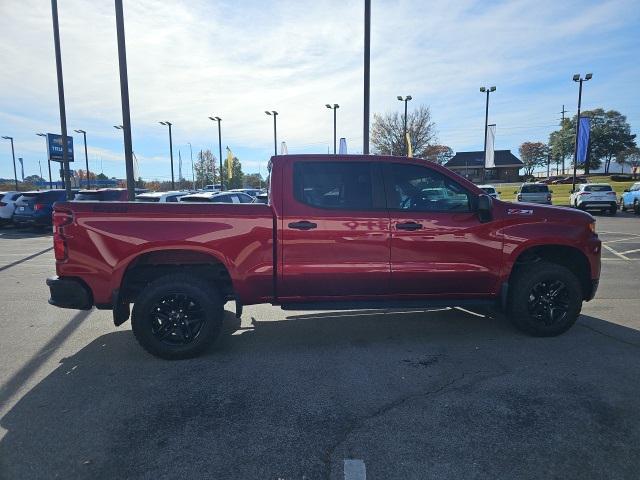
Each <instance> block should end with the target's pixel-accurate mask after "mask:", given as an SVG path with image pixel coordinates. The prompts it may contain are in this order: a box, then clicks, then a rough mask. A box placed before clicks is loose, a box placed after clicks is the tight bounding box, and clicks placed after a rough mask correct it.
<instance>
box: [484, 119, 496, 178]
mask: <svg viewBox="0 0 640 480" xmlns="http://www.w3.org/2000/svg"><path fill="white" fill-rule="evenodd" d="M495 142H496V126H495V124H493V125H487V159H486V161H485V164H484V168H495V167H496V160H495V154H494V145H495Z"/></svg>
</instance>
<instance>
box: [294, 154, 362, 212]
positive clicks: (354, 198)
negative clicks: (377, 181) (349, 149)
mask: <svg viewBox="0 0 640 480" xmlns="http://www.w3.org/2000/svg"><path fill="white" fill-rule="evenodd" d="M293 179H294V180H293V182H294V183H293V185H294V195H295V197H296V199H297V200H298V201H300V202H302V203H306V204H307V205H311V206H314V207H320V208H332V209H333V208H336V209H346V210H358V209H364V210H366V209H371V208H372V205H373V192H372V181H371V167H370V165H369V164H368V163H362V162H317V163H316V162H299V163H296V164H295V165H294V170H293Z"/></svg>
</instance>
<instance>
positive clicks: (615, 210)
mask: <svg viewBox="0 0 640 480" xmlns="http://www.w3.org/2000/svg"><path fill="white" fill-rule="evenodd" d="M616 213H618V207H617V206H616V205H612V206H611V208H610V209H609V214H610V215H611V216H612V217H613V216H615V214H616Z"/></svg>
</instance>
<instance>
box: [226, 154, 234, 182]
mask: <svg viewBox="0 0 640 480" xmlns="http://www.w3.org/2000/svg"><path fill="white" fill-rule="evenodd" d="M232 178H233V153H232V152H231V149H230V148H229V147H227V180H231V179H232Z"/></svg>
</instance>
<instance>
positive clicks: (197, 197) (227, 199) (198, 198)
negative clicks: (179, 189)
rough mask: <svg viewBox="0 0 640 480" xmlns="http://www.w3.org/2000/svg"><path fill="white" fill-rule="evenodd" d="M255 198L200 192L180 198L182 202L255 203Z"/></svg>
mask: <svg viewBox="0 0 640 480" xmlns="http://www.w3.org/2000/svg"><path fill="white" fill-rule="evenodd" d="M255 200H256V199H255V198H253V197H252V196H250V195H247V194H246V193H242V192H219V193H216V192H198V193H192V194H189V195H185V196H183V197H180V202H196V203H203V202H204V203H253V202H255Z"/></svg>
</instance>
